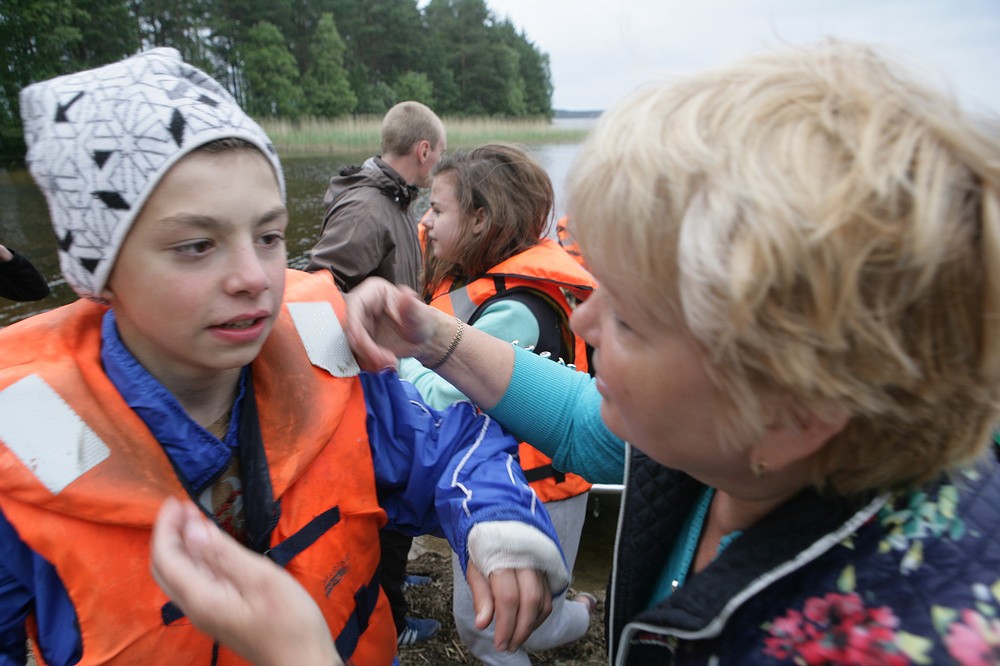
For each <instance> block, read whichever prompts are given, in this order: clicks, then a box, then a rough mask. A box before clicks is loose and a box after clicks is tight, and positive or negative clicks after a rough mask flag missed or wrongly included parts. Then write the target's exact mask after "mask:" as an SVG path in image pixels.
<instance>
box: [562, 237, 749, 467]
mask: <svg viewBox="0 0 1000 666" xmlns="http://www.w3.org/2000/svg"><path fill="white" fill-rule="evenodd" d="M595 258H596V259H597V260H598V261H596V262H595V261H592V260H591V257H589V256H588V265H589V266H590V268H591V269H592V271H593V273H594V276H595V277H596V278H597V281H598V283H599V284H600V288H599V289H597V291H595V292H594V294H592V295H591V296H590V298H588V299H587V300H586V301H585V302H584V303H583V304H582V305H580V306H579V307H578V308H577V309H576V311H575V312H574V314H573V318H572V325H573V330H574V331H575V332H576V333H577V334H578V335H581V336H582V337H583V338H584V339H585V340H587V342H589V343H590V344H591V345H593V346H594V348H595V354H594V365H595V366H596V379H597V389H598V391H599V392H600V394H601V397H602V401H601V417H602V419H603V420H604V422H605V424H606V425H607V426H608V428H609V429H610V430H611V431H612V432H613V433H614V434H616V435H617V436H618V437H620V438H622V439H624V440H625V441H627V442H629V443H631V444H632V445H633V446H635V447H636V448H638V449H639V450H641V451H643V452H644V453H646V454H647V455H648V456H650V457H651V458H653V459H654V460H656V461H657V462H659V463H661V464H663V465H666V466H669V467H672V468H675V469H680V470H683V471H685V472H687V473H688V474H691V475H692V476H695V477H697V478H700V479H703V480H705V479H709V478H717V477H718V475H719V474H720V473H723V474H728V473H745V471H746V461H745V458H744V456H742V455H739V454H735V453H733V452H732V451H731V450H730V452H729V453H727V452H725V451H724V450H723V448H722V447H721V446H720V437H719V431H718V423H719V418H718V401H717V398H716V397H715V394H714V391H713V387H712V385H711V382H710V381H709V377H708V374H707V373H706V371H705V369H704V366H703V360H702V357H701V355H700V353H699V350H698V346H697V343H696V342H695V340H694V339H693V338H692V336H691V334H690V332H689V331H688V329H687V327H686V325H685V323H684V321H683V318H682V317H681V315H680V314H676V315H672V316H667V314H668V313H667V312H664V311H659V312H658V317H656V318H654V317H653V315H652V313H651V310H650V308H655V307H656V303H652V302H650V300H651V299H649V298H646V297H644V295H643V294H642V293H638V292H640V291H641V290H639V289H637V285H635V284H633V283H632V282H631V281H630V280H627V279H625V278H624V277H623V276H622V273H621V272H620V271H616V270H615V267H614V266H609V265H605V264H606V263H607V262H606V261H605V262H603V263H602V262H601V261H600V259H601V258H600V257H595ZM730 466H731V467H730Z"/></svg>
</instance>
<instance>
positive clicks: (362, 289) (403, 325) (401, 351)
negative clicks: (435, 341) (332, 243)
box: [344, 278, 454, 371]
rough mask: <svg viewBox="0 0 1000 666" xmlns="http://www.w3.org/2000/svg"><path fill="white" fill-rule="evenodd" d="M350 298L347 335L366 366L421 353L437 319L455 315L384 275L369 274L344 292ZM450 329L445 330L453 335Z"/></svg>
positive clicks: (384, 364)
mask: <svg viewBox="0 0 1000 666" xmlns="http://www.w3.org/2000/svg"><path fill="white" fill-rule="evenodd" d="M344 299H345V301H346V302H347V339H348V341H349V342H350V344H351V349H352V350H353V351H354V355H355V357H356V358H357V360H358V364H359V365H360V366H361V367H362V368H363V369H365V370H370V371H377V370H381V369H383V368H387V367H391V366H395V365H396V361H397V360H398V359H399V358H403V357H406V356H415V357H418V358H419V357H420V356H421V353H422V351H424V347H425V345H427V344H428V343H429V342H430V341H431V340H432V338H433V336H434V332H435V326H436V325H437V322H438V321H439V320H441V319H442V318H443V320H444V322H445V325H446V326H449V327H451V326H453V322H454V319H452V318H451V317H448V316H447V315H445V314H444V313H442V312H440V311H438V310H436V309H434V308H432V307H430V306H429V305H426V304H425V303H423V302H422V301H421V300H420V299H419V298H417V296H416V295H415V294H414V293H413V291H411V290H410V289H407V288H405V287H397V286H396V285H394V284H392V283H391V282H388V281H386V280H383V279H381V278H368V279H367V280H365V281H364V282H362V283H361V284H359V285H358V286H356V287H355V288H354V289H352V290H351V291H350V292H348V293H347V294H345V295H344ZM450 335H451V332H450V330H449V332H447V333H446V336H447V337H450Z"/></svg>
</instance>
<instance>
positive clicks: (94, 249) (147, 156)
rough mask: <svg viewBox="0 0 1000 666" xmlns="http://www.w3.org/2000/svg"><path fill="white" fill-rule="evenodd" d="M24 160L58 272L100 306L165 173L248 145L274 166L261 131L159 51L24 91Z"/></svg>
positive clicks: (213, 85)
mask: <svg viewBox="0 0 1000 666" xmlns="http://www.w3.org/2000/svg"><path fill="white" fill-rule="evenodd" d="M21 116H22V119H23V121H24V134H25V141H26V143H27V146H28V152H27V155H26V162H27V165H28V169H29V171H30V172H31V175H32V176H33V177H34V179H35V182H36V183H37V184H38V187H39V189H41V191H42V193H43V194H44V195H45V198H46V201H47V202H48V207H49V214H50V216H51V218H52V225H53V227H54V229H55V232H56V238H57V239H58V242H59V264H60V267H61V268H62V272H63V275H64V276H65V277H66V281H67V282H68V283H69V284H70V286H71V287H73V289H74V290H75V291H76V292H77V293H78V294H80V295H81V296H86V297H90V298H99V294H100V292H101V290H102V289H103V288H104V286H105V284H106V283H107V279H108V276H109V274H110V273H111V268H112V266H113V265H114V261H115V259H116V258H117V256H118V251H119V250H120V249H121V245H122V242H123V241H124V239H125V236H126V234H127V233H128V230H129V229H130V228H131V226H132V224H133V223H134V222H135V218H136V216H138V214H139V212H140V211H141V210H142V207H143V205H144V204H145V203H146V200H147V199H148V198H149V196H150V194H151V193H152V192H153V190H154V189H155V188H156V186H157V184H158V183H159V181H160V179H161V178H162V177H163V175H164V174H165V173H166V172H167V170H169V169H170V167H171V166H173V165H174V164H175V163H176V162H177V161H178V160H179V159H181V158H182V157H184V155H186V154H188V153H190V152H191V151H192V150H194V149H195V148H197V147H198V146H201V145H204V144H206V143H209V142H211V141H215V140H217V139H223V138H240V139H244V140H246V141H249V142H250V143H252V144H254V145H255V146H256V147H257V148H258V149H259V150H260V151H261V152H262V153H263V154H264V155H265V156H266V157H267V158H268V159H269V160H270V161H271V164H272V166H273V167H274V170H275V174H276V176H277V179H278V186H279V188H280V190H281V197H282V200H284V198H285V183H284V175H283V174H282V170H281V163H280V162H279V160H278V156H277V152H276V151H275V149H274V146H273V145H272V143H271V141H270V139H269V138H268V137H267V134H266V133H265V132H264V130H263V129H261V127H260V126H259V125H258V124H257V123H256V122H254V121H253V120H252V119H251V118H250V117H249V116H248V115H247V114H246V113H245V112H244V111H243V109H241V108H240V107H239V105H238V104H237V103H236V101H235V100H234V99H233V97H232V95H230V94H229V92H228V91H227V90H226V89H225V88H224V87H223V86H222V85H220V84H219V83H218V82H217V81H215V80H214V79H213V78H212V77H210V76H209V75H208V74H205V73H204V72H202V71H201V70H199V69H198V68H196V67H193V66H191V65H189V64H188V63H185V62H184V61H183V60H181V57H180V53H178V52H177V50H176V49H172V48H156V49H152V50H149V51H146V52H143V53H140V54H138V55H135V56H132V57H130V58H127V59H125V60H122V61H119V62H116V63H112V64H110V65H105V66H103V67H98V68H96V69H91V70H87V71H83V72H78V73H75V74H67V75H64V76H60V77H57V78H54V79H50V80H48V81H42V82H40V83H35V84H32V85H30V86H28V87H26V88H24V89H23V90H22V91H21Z"/></svg>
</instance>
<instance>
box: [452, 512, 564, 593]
mask: <svg viewBox="0 0 1000 666" xmlns="http://www.w3.org/2000/svg"><path fill="white" fill-rule="evenodd" d="M468 543H469V559H470V560H471V561H472V562H474V563H475V564H476V566H477V567H479V570H480V571H482V572H483V575H484V576H487V577H489V575H490V574H491V573H493V572H494V571H500V570H501V569H538V570H539V571H541V572H543V573H544V574H545V576H546V578H547V579H548V583H549V590H550V591H551V592H552V594H559V593H560V592H562V591H563V590H565V589H566V588H567V587H568V586H569V582H570V577H569V571H568V570H567V569H566V563H565V562H564V561H563V557H562V552H561V551H560V550H559V546H558V544H556V543H555V542H554V541H553V540H552V539H550V538H549V537H547V536H546V535H545V533H544V532H542V531H541V530H539V529H538V528H536V527H532V526H531V525H526V524H524V523H521V522H518V521H516V520H494V521H487V522H484V523H477V524H476V525H474V526H473V528H472V530H471V531H470V532H469V539H468Z"/></svg>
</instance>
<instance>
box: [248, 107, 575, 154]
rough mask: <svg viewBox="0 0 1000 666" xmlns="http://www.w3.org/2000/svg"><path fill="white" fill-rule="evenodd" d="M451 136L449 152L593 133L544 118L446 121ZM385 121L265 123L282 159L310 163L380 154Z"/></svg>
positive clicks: (567, 140) (567, 139)
mask: <svg viewBox="0 0 1000 666" xmlns="http://www.w3.org/2000/svg"><path fill="white" fill-rule="evenodd" d="M442 121H444V124H445V127H446V128H447V131H448V148H449V149H453V148H461V147H467V146H476V145H480V144H482V143H486V142H490V141H506V142H510V143H522V144H538V143H578V142H580V141H582V140H583V139H584V137H586V135H587V132H588V130H587V129H586V128H580V127H572V128H567V127H560V126H558V125H557V124H554V123H553V122H552V121H549V120H547V119H545V118H528V119H510V118H491V117H475V118H450V117H445V118H442ZM380 123H381V117H377V116H373V117H351V118H344V119H337V120H329V119H314V118H311V119H302V120H299V121H290V120H281V119H269V120H262V121H260V124H261V126H262V127H263V128H264V131H266V132H267V134H268V136H269V137H270V138H271V141H272V142H273V143H274V147H275V148H276V149H277V151H278V154H279V155H281V156H283V157H305V156H309V155H323V154H328V153H377V152H378V149H379V124H380Z"/></svg>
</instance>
